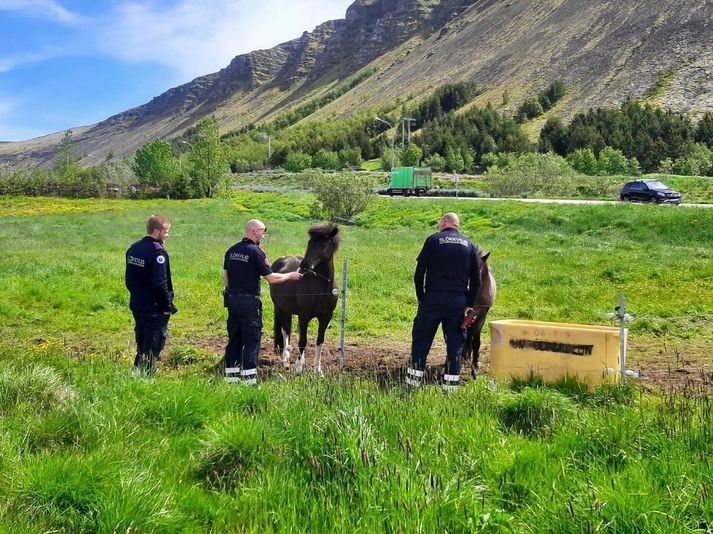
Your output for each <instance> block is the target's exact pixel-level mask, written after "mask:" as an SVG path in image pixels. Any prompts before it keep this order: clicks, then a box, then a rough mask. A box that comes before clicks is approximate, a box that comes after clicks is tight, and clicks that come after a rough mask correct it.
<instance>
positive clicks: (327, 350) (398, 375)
mask: <svg viewBox="0 0 713 534" xmlns="http://www.w3.org/2000/svg"><path fill="white" fill-rule="evenodd" d="M225 342H226V340H225V338H223V337H213V338H200V339H193V340H191V341H190V342H189V343H190V344H192V345H193V346H196V347H199V348H202V349H205V350H209V351H211V352H213V353H215V354H216V355H222V353H223V350H224V348H225ZM295 352H296V350H295V351H293V357H292V361H291V364H292V366H294V354H295ZM409 354H410V346H409V344H408V343H406V342H402V341H392V340H378V341H374V342H356V343H347V345H346V347H345V370H346V371H347V372H350V373H352V374H355V375H358V376H373V377H375V378H376V379H377V381H379V382H380V383H382V382H383V383H389V382H394V381H395V382H399V383H400V382H403V379H404V375H405V373H406V366H407V362H408V358H409ZM445 354H446V351H445V345H444V343H443V341H442V340H438V339H437V340H436V341H435V342H434V345H433V348H432V349H431V353H430V356H429V358H428V365H429V369H428V377H427V379H428V380H429V381H435V380H436V379H437V377H438V376H439V375H440V374H442V373H443V368H444V366H445V360H446V357H445ZM627 357H628V365H627V367H628V368H629V369H632V370H634V371H636V372H637V373H639V380H638V382H640V383H641V384H642V385H643V386H644V387H646V388H647V389H651V390H667V391H670V390H674V391H691V392H695V391H699V390H700V391H711V390H713V351H711V348H710V345H709V344H707V343H704V342H698V343H684V342H678V343H676V344H671V343H666V342H664V341H633V342H630V343H629V347H628V350H627ZM480 361H481V371H482V372H484V373H489V371H490V367H489V363H490V347H489V345H486V344H484V345H483V347H482V348H481V358H480ZM305 363H306V364H307V365H306V369H307V371H311V370H312V368H313V364H314V345H309V346H308V347H307V356H306V358H305ZM322 367H323V369H324V372H325V374H336V373H338V372H339V345H338V343H335V342H330V341H329V340H327V341H326V342H325V344H324V349H323V351H322ZM258 369H259V371H260V373H261V374H263V376H264V375H271V374H273V373H280V374H282V373H284V372H285V371H284V368H283V365H282V362H281V361H280V359H279V357H278V356H277V355H275V353H274V350H273V345H272V339H267V340H265V341H263V343H262V345H261V347H260V357H259V360H258ZM288 372H292V367H291V368H290V370H289V371H288ZM461 376H462V377H463V378H464V379H468V378H469V377H470V362H466V363H465V364H464V365H463V371H462V372H461Z"/></svg>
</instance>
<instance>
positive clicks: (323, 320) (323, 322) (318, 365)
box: [314, 316, 332, 376]
mask: <svg viewBox="0 0 713 534" xmlns="http://www.w3.org/2000/svg"><path fill="white" fill-rule="evenodd" d="M331 319H332V318H331V316H330V317H319V328H318V330H317V344H316V346H315V350H314V370H315V372H316V373H317V374H318V375H319V376H324V373H323V372H322V347H323V346H324V332H325V331H326V330H327V327H328V326H329V322H330V321H331Z"/></svg>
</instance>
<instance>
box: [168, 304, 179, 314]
mask: <svg viewBox="0 0 713 534" xmlns="http://www.w3.org/2000/svg"><path fill="white" fill-rule="evenodd" d="M168 311H170V312H171V315H173V314H174V313H176V312H178V308H176V307H175V306H174V305H173V302H172V303H171V307H170V308H169V309H168Z"/></svg>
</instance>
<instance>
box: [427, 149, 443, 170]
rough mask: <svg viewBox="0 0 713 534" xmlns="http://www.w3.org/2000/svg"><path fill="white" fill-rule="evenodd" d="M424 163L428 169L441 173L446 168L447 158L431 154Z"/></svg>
mask: <svg viewBox="0 0 713 534" xmlns="http://www.w3.org/2000/svg"><path fill="white" fill-rule="evenodd" d="M423 163H424V165H426V167H431V170H433V171H435V172H441V171H443V170H445V168H446V158H444V157H443V156H441V155H440V154H439V153H438V152H436V153H435V154H431V155H430V156H429V157H428V158H426V160H425V161H424V162H423Z"/></svg>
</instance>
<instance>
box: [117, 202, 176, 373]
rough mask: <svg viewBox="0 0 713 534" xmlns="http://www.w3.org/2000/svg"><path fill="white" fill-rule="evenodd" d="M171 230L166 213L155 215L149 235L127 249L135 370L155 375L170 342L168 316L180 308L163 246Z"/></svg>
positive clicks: (152, 217) (127, 284)
mask: <svg viewBox="0 0 713 534" xmlns="http://www.w3.org/2000/svg"><path fill="white" fill-rule="evenodd" d="M170 229H171V223H170V221H169V220H168V219H167V218H166V217H164V216H163V215H158V214H157V215H151V217H149V220H148V222H147V223H146V235H145V236H144V237H143V239H141V240H139V241H137V242H136V243H134V244H133V245H131V246H130V247H129V249H128V250H127V251H126V273H125V281H126V288H127V289H128V290H129V294H130V299H129V308H130V309H131V312H132V313H133V315H134V334H135V338H136V357H135V359H134V372H135V373H137V374H147V375H153V374H154V373H155V372H156V361H157V360H158V359H159V358H160V355H161V350H163V348H164V346H165V345H166V338H167V336H168V319H169V318H170V317H171V315H172V314H174V313H176V312H177V311H178V310H177V309H176V307H175V306H174V305H173V283H172V282H171V267H170V264H169V260H168V252H166V249H165V248H164V247H163V244H164V242H165V241H166V239H168V233H169V231H170Z"/></svg>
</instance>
